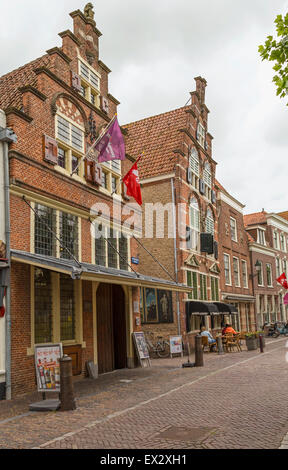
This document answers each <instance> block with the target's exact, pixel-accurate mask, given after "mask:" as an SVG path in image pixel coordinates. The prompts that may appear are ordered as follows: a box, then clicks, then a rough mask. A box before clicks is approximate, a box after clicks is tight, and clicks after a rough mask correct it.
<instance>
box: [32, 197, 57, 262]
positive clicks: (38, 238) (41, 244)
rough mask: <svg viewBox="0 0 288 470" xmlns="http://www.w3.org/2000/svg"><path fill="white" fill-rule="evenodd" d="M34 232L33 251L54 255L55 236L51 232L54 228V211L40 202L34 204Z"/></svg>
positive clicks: (39, 253)
mask: <svg viewBox="0 0 288 470" xmlns="http://www.w3.org/2000/svg"><path fill="white" fill-rule="evenodd" d="M35 212H36V214H37V215H35V232H34V246H35V253H36V254H38V255H45V256H54V255H55V236H53V233H52V232H54V231H55V228H56V213H55V211H54V210H53V209H52V208H50V207H46V206H42V205H41V204H35Z"/></svg>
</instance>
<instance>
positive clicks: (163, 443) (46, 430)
mask: <svg viewBox="0 0 288 470" xmlns="http://www.w3.org/2000/svg"><path fill="white" fill-rule="evenodd" d="M266 343H267V342H266ZM285 344H286V341H285V340H272V341H271V342H270V344H269V345H268V347H267V348H266V351H267V352H266V354H260V353H259V352H258V351H257V352H256V351H251V352H248V351H243V352H242V353H236V352H235V353H231V354H225V355H224V356H218V355H217V354H209V353H207V354H205V367H204V368H192V369H182V368H181V367H180V366H181V364H182V363H183V359H181V358H180V359H178V358H175V359H172V360H171V359H167V360H155V361H153V367H152V368H151V369H133V370H125V371H117V372H115V373H113V374H107V375H104V376H101V377H100V378H99V379H98V380H96V381H90V380H88V379H87V380H82V381H78V382H76V383H75V390H76V396H77V410H75V411H73V412H64V413H61V412H58V413H28V414H27V404H28V397H25V398H23V400H22V402H23V403H22V408H21V406H20V402H19V403H18V402H17V404H16V405H17V406H16V405H15V401H13V409H14V408H15V406H16V408H15V409H17V410H18V411H21V412H23V413H24V414H26V415H24V416H22V417H20V418H17V417H15V416H14V419H12V420H10V421H7V420H5V419H4V421H3V413H2V411H3V410H5V409H6V407H7V402H6V403H5V402H2V403H4V404H2V403H0V416H1V418H0V448H2V449H3V448H33V447H40V446H42V447H45V448H99V449H110V448H111V449H113V448H167V449H172V448H277V447H279V446H280V443H281V441H282V439H283V437H284V435H285V434H286V433H287V431H288V414H287V412H286V411H285V406H283V404H284V403H285V400H286V389H287V364H286V362H285V353H286V350H285ZM123 381H124V382H123ZM271 398H272V399H271ZM23 404H25V406H24V405H23ZM23 406H24V408H23ZM225 410H227V411H226V412H225ZM4 414H5V413H4ZM6 415H7V412H6ZM10 418H11V417H10ZM207 427H208V428H209V430H207V429H206V428H207ZM194 428H197V429H194ZM199 428H200V429H199ZM165 432H166V434H163V433H165ZM67 433H69V436H67V437H65V434H67ZM71 433H72V434H71ZM161 433H162V434H161ZM167 436H168V437H167ZM197 436H198V437H197ZM54 439H58V440H54ZM49 441H52V442H50V443H49Z"/></svg>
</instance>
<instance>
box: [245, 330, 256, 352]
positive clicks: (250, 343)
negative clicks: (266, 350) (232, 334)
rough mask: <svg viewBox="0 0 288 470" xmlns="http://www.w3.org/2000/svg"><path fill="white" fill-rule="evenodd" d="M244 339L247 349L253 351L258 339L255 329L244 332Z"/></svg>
mask: <svg viewBox="0 0 288 470" xmlns="http://www.w3.org/2000/svg"><path fill="white" fill-rule="evenodd" d="M245 341H246V346H247V349H248V351H253V350H255V349H257V346H258V340H257V335H256V332H255V331H253V332H248V333H246V334H245Z"/></svg>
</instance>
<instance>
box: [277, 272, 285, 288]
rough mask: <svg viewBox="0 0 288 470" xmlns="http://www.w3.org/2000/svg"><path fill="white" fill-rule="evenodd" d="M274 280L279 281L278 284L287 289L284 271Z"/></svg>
mask: <svg viewBox="0 0 288 470" xmlns="http://www.w3.org/2000/svg"><path fill="white" fill-rule="evenodd" d="M276 281H277V282H279V284H281V286H282V287H284V289H288V283H287V278H286V274H285V273H282V274H281V276H280V277H278V278H277V279H276Z"/></svg>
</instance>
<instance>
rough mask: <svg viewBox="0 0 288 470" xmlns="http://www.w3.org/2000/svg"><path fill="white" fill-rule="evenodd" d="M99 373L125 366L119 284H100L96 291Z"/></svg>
mask: <svg viewBox="0 0 288 470" xmlns="http://www.w3.org/2000/svg"><path fill="white" fill-rule="evenodd" d="M96 297H97V350H98V351H97V352H98V371H99V374H103V373H105V372H110V371H112V370H115V369H124V368H125V367H127V343H126V315H125V294H124V292H123V289H122V287H121V286H118V285H112V284H100V285H99V287H98V289H97V293H96Z"/></svg>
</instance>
